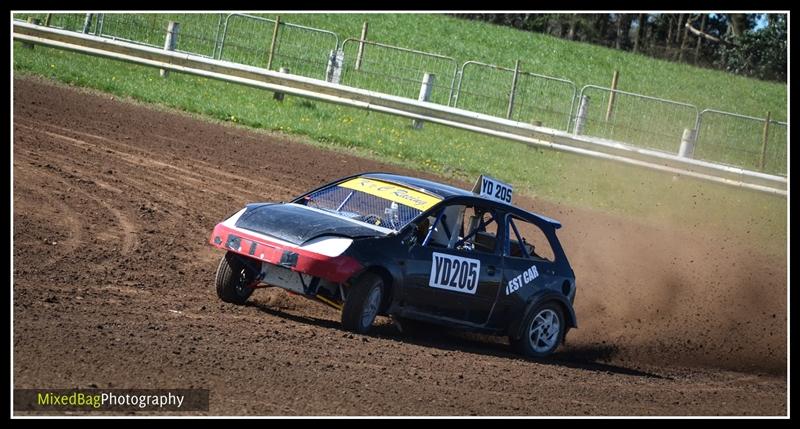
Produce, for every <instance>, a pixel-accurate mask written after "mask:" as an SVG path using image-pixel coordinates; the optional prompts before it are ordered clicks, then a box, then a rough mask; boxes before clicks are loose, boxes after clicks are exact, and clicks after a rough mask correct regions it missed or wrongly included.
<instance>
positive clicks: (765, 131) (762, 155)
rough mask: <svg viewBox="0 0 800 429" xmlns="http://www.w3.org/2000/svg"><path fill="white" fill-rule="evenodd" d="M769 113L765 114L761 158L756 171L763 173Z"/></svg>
mask: <svg viewBox="0 0 800 429" xmlns="http://www.w3.org/2000/svg"><path fill="white" fill-rule="evenodd" d="M770 116H771V112H767V119H766V120H765V121H764V134H763V137H762V139H761V158H760V159H759V160H758V169H759V170H761V171H764V161H765V158H766V155H767V140H768V139H769V121H770Z"/></svg>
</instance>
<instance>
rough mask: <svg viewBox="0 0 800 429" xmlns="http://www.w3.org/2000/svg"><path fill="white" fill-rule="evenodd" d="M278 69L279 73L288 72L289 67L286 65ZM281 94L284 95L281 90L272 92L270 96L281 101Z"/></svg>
mask: <svg viewBox="0 0 800 429" xmlns="http://www.w3.org/2000/svg"><path fill="white" fill-rule="evenodd" d="M278 71H279V72H280V73H289V68H288V67H281V68H280V70H278ZM283 96H284V94H283V93H282V92H276V93H274V94H273V95H272V98H273V99H275V100H277V101H283Z"/></svg>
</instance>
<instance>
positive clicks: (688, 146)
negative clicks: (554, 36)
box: [678, 128, 697, 158]
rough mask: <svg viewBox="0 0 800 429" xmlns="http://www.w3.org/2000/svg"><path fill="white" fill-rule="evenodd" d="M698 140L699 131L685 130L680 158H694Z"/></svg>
mask: <svg viewBox="0 0 800 429" xmlns="http://www.w3.org/2000/svg"><path fill="white" fill-rule="evenodd" d="M696 138H697V130H693V129H691V128H684V129H683V136H682V137H681V147H680V149H678V156H680V157H682V158H694V143H695V140H696Z"/></svg>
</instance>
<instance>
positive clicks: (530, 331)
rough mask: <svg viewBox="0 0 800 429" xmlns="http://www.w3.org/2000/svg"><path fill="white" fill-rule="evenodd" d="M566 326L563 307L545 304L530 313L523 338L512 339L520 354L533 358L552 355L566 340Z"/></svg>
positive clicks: (526, 320) (524, 326)
mask: <svg viewBox="0 0 800 429" xmlns="http://www.w3.org/2000/svg"><path fill="white" fill-rule="evenodd" d="M565 331H566V325H565V323H564V314H563V311H562V310H561V307H559V306H558V304H555V303H552V302H550V303H545V304H541V305H539V306H537V307H536V308H534V309H533V311H531V312H530V314H529V315H528V317H527V318H526V319H525V321H524V325H523V330H522V336H520V338H519V339H514V338H512V339H511V344H512V346H514V348H516V349H517V351H518V352H520V353H522V354H523V355H525V356H528V357H533V358H543V357H547V356H549V355H551V354H552V353H553V351H555V349H556V348H557V347H558V345H559V344H561V342H562V341H563V339H564V333H565Z"/></svg>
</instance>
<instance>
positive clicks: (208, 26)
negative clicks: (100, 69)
mask: <svg viewBox="0 0 800 429" xmlns="http://www.w3.org/2000/svg"><path fill="white" fill-rule="evenodd" d="M223 17H224V15H223V14H195V13H191V14H190V13H166V14H130V13H104V14H99V15H97V17H96V18H95V27H96V29H97V31H96V32H95V33H94V34H96V35H98V36H101V37H107V38H109V39H113V40H123V41H127V42H132V43H137V44H142V45H147V46H153V47H163V46H164V38H165V35H166V31H167V27H168V25H169V22H170V21H174V22H178V23H179V24H180V28H179V30H178V32H177V38H176V48H175V50H176V51H178V52H185V53H191V54H195V55H201V56H204V57H207V58H213V56H214V52H215V50H216V49H217V46H216V45H217V44H216V41H217V38H218V37H219V34H220V31H221V27H222V20H223Z"/></svg>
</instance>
